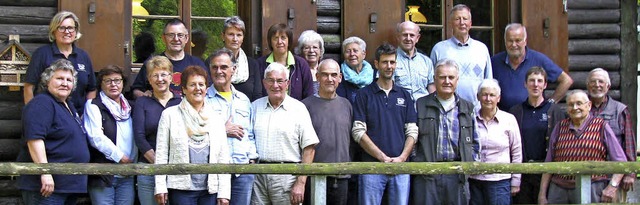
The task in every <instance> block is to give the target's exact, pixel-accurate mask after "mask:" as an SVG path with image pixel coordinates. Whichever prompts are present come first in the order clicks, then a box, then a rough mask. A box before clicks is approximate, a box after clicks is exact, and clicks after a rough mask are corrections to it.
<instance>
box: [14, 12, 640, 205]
mask: <svg viewBox="0 0 640 205" xmlns="http://www.w3.org/2000/svg"><path fill="white" fill-rule="evenodd" d="M448 17H449V18H450V22H451V27H452V29H453V37H452V38H450V39H447V40H444V41H442V42H439V43H438V44H436V45H435V46H434V48H433V50H432V51H431V55H430V57H429V56H426V55H424V54H422V53H420V52H419V51H418V50H417V49H416V47H415V46H416V43H417V42H418V41H419V39H420V27H419V26H418V25H416V24H415V23H413V22H408V21H407V22H403V23H400V24H398V26H397V33H396V34H395V36H396V40H397V42H398V45H397V48H396V47H395V46H393V45H390V44H388V43H384V44H382V45H380V46H378V47H377V48H376V52H375V58H374V61H373V63H368V62H367V61H365V60H364V59H365V54H366V49H367V48H366V42H365V41H363V40H362V39H361V38H359V37H355V36H354V37H349V38H346V39H345V40H344V41H343V43H342V53H343V58H344V61H343V62H342V63H339V62H337V61H335V60H333V59H323V54H324V42H323V40H322V37H321V36H320V35H319V34H317V33H316V32H314V31H305V32H303V33H302V34H301V36H300V38H299V39H298V44H297V47H296V48H295V49H292V48H291V47H292V45H293V40H294V39H293V33H292V31H291V29H290V28H289V27H288V26H287V25H286V24H275V25H272V26H271V27H270V28H269V30H268V32H267V37H266V38H267V40H268V41H267V42H268V45H269V48H270V49H271V51H272V52H271V53H270V54H269V55H266V56H263V57H261V58H258V59H253V58H251V57H249V56H247V54H245V52H244V51H243V50H242V48H241V46H242V43H243V38H244V33H245V25H244V22H243V21H242V20H241V19H240V18H238V17H231V18H228V19H227V20H226V21H225V22H224V28H223V32H222V33H221V37H222V39H223V41H224V45H225V47H224V48H221V49H219V50H217V51H215V52H214V53H212V54H210V55H209V57H208V58H207V59H206V60H205V61H204V62H203V61H202V60H200V59H199V58H197V57H194V56H191V55H189V54H187V53H185V51H184V47H185V45H186V44H187V42H188V41H189V36H190V35H189V32H188V30H187V28H186V27H185V26H184V23H183V22H182V21H180V20H178V19H173V20H170V21H168V22H167V24H166V25H165V28H164V32H163V34H162V39H163V42H164V43H165V46H166V50H165V51H164V52H162V53H161V54H160V55H156V56H152V57H150V58H149V59H147V60H146V61H145V62H144V64H143V67H142V68H141V70H140V72H139V74H138V76H137V77H136V79H135V81H134V82H133V86H132V89H133V93H134V96H135V97H136V98H135V101H132V99H127V98H125V97H124V95H123V94H122V90H123V86H124V85H125V84H126V80H127V76H125V74H124V72H123V69H122V68H121V67H119V66H114V65H110V66H106V67H104V68H102V69H100V71H99V72H98V73H97V77H96V76H94V75H93V70H94V69H93V68H92V66H91V61H90V59H89V57H88V55H87V53H86V52H84V51H82V50H81V49H80V48H77V47H76V46H75V45H74V42H75V40H77V39H78V38H80V36H81V34H80V28H79V23H78V22H79V21H78V18H77V17H76V16H75V15H74V14H73V13H70V12H65V11H63V12H60V13H58V14H56V16H54V18H53V19H52V21H51V24H50V26H49V39H50V40H51V42H52V43H51V45H47V46H43V47H41V48H39V49H38V50H37V51H36V52H34V54H33V57H32V59H33V60H32V61H31V63H30V65H29V68H28V71H27V79H26V83H25V84H26V85H25V91H24V99H25V104H26V106H25V108H24V111H23V118H22V119H23V130H24V131H23V135H24V143H25V144H24V147H23V149H22V150H21V152H20V155H19V157H18V161H21V162H34V163H48V162H56V163H57V162H71V163H87V162H94V163H149V164H184V163H196V164H202V163H220V164H229V163H232V164H254V163H261V164H286V163H336V162H351V161H355V162H384V163H401V162H408V161H413V162H454V161H466V162H471V161H477V162H486V163H527V162H548V161H607V160H614V161H635V149H636V144H635V143H636V137H635V135H634V133H633V129H632V127H631V125H632V122H631V119H630V116H631V115H630V114H629V111H628V109H627V108H626V106H625V105H624V104H622V103H620V102H618V101H615V100H614V99H612V98H610V97H609V96H608V95H607V92H608V90H609V88H610V86H611V82H610V79H609V76H608V73H607V71H606V70H604V69H601V68H597V69H594V70H593V71H591V72H590V73H589V77H588V79H587V88H588V89H587V92H585V91H580V90H575V91H570V92H568V94H567V97H566V102H567V112H566V114H565V113H564V112H563V111H562V109H561V108H560V106H559V105H557V104H556V102H558V101H560V100H561V99H562V98H563V97H564V95H565V93H567V91H568V89H569V87H570V86H571V84H572V83H573V80H572V79H571V77H569V75H568V74H567V73H565V72H563V71H562V69H561V68H559V67H558V66H557V65H556V64H554V63H553V61H551V60H550V59H549V58H548V57H546V56H545V55H544V54H541V53H539V52H536V51H534V50H532V49H529V48H527V47H526V44H527V41H526V37H527V36H526V29H525V27H524V26H522V25H521V24H517V23H513V24H509V25H508V26H507V27H506V29H505V38H504V40H505V45H506V48H507V50H506V51H505V52H502V53H499V54H496V55H494V56H493V57H491V56H490V55H489V52H488V49H487V47H486V46H485V45H484V44H483V43H482V42H479V41H477V40H474V39H472V38H471V37H470V35H469V30H470V28H471V9H470V8H469V7H467V6H465V5H462V4H460V5H456V6H454V7H453V8H452V10H451V11H450V13H449V16H448ZM292 50H294V52H292ZM294 53H295V55H294ZM548 81H549V82H557V84H558V85H557V86H556V89H555V92H554V93H553V95H552V97H551V98H545V95H544V90H545V88H546V87H547V82H548ZM36 85H39V87H38V88H37V89H35V86H36ZM36 92H38V93H39V94H38V95H35V96H34V93H36ZM567 114H568V118H567V117H566V116H567ZM634 181H635V175H633V174H627V175H622V174H614V175H611V176H608V175H594V176H593V177H592V189H593V191H592V201H602V202H612V201H614V200H615V198H616V194H617V193H616V192H617V190H618V189H620V190H624V191H627V190H629V189H631V188H632V187H633V183H634ZM309 185H310V183H309V179H307V177H306V176H298V175H287V174H277V175H276V174H255V175H254V174H190V175H155V176H145V175H139V176H135V177H132V176H121V175H99V176H86V175H49V174H43V175H39V176H38V175H23V176H20V178H19V188H20V189H21V190H22V195H23V200H24V202H25V204H73V203H74V202H75V200H76V197H77V195H76V193H87V192H88V193H89V196H90V198H91V201H92V203H93V204H133V203H134V201H135V200H136V198H135V196H136V194H135V193H136V192H137V197H138V198H137V200H138V201H139V202H140V204H143V205H147V204H310V201H311V200H310V190H311V189H310V187H309ZM136 190H137V191H136ZM325 193H326V194H327V196H326V199H327V202H326V203H327V204H381V203H383V199H386V200H387V201H385V202H384V203H386V204H511V203H524V204H531V203H547V202H548V203H576V202H575V201H573V200H574V198H573V197H572V196H573V195H576V194H578V192H577V191H576V190H575V179H574V176H569V175H555V174H543V175H531V174H523V175H522V176H521V174H487V175H463V174H432V175H413V176H410V175H403V174H400V175H374V174H363V175H336V176H328V177H327V190H326V192H325Z"/></svg>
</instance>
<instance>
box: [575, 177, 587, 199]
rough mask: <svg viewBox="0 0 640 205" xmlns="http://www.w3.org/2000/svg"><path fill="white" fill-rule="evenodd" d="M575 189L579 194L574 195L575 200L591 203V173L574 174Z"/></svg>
mask: <svg viewBox="0 0 640 205" xmlns="http://www.w3.org/2000/svg"><path fill="white" fill-rule="evenodd" d="M576 190H579V191H580V194H577V193H576V195H574V197H576V198H577V199H576V201H579V202H580V204H590V203H591V175H586V174H582V175H577V176H576Z"/></svg>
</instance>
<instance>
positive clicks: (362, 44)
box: [342, 36, 367, 53]
mask: <svg viewBox="0 0 640 205" xmlns="http://www.w3.org/2000/svg"><path fill="white" fill-rule="evenodd" d="M352 43H356V44H358V45H359V46H360V49H362V52H366V51H367V43H366V42H364V40H362V39H361V38H359V37H357V36H351V37H349V38H347V39H344V41H342V52H343V53H344V52H345V49H347V46H348V45H349V44H352Z"/></svg>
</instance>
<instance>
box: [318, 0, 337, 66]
mask: <svg viewBox="0 0 640 205" xmlns="http://www.w3.org/2000/svg"><path fill="white" fill-rule="evenodd" d="M316 5H317V7H318V31H317V32H318V33H319V34H320V35H321V36H322V39H323V40H324V57H323V58H331V59H334V60H336V61H338V62H340V59H342V56H341V55H340V54H341V51H340V49H341V48H340V46H341V43H342V38H341V37H340V29H341V28H342V27H341V17H342V16H341V15H342V14H341V12H340V9H341V2H340V0H318V1H317V3H316Z"/></svg>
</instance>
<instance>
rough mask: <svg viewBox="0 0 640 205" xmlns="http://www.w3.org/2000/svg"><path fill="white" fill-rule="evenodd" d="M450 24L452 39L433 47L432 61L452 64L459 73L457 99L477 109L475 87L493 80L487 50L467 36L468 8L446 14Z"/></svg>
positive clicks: (469, 26)
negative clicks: (448, 60) (446, 60)
mask: <svg viewBox="0 0 640 205" xmlns="http://www.w3.org/2000/svg"><path fill="white" fill-rule="evenodd" d="M449 22H450V26H451V28H453V37H451V38H450V39H447V40H444V41H440V42H439V43H437V44H436V45H435V46H433V49H432V50H431V60H432V61H433V62H438V61H440V60H442V59H445V58H448V59H452V60H455V61H456V62H457V63H458V66H459V69H460V72H459V74H460V77H459V78H460V84H459V85H458V88H457V89H456V93H457V94H458V95H459V96H460V98H462V99H464V100H467V101H469V102H471V103H473V104H474V105H475V106H477V107H479V106H480V102H479V101H478V98H477V96H476V94H477V93H478V85H480V82H482V80H483V79H490V78H493V74H492V69H491V58H490V56H489V49H487V46H486V45H485V44H484V43H482V42H480V41H477V40H475V39H473V38H471V36H469V30H470V29H471V9H470V8H469V7H468V6H466V5H464V4H458V5H455V6H454V7H453V8H452V9H451V11H450V12H449Z"/></svg>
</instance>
